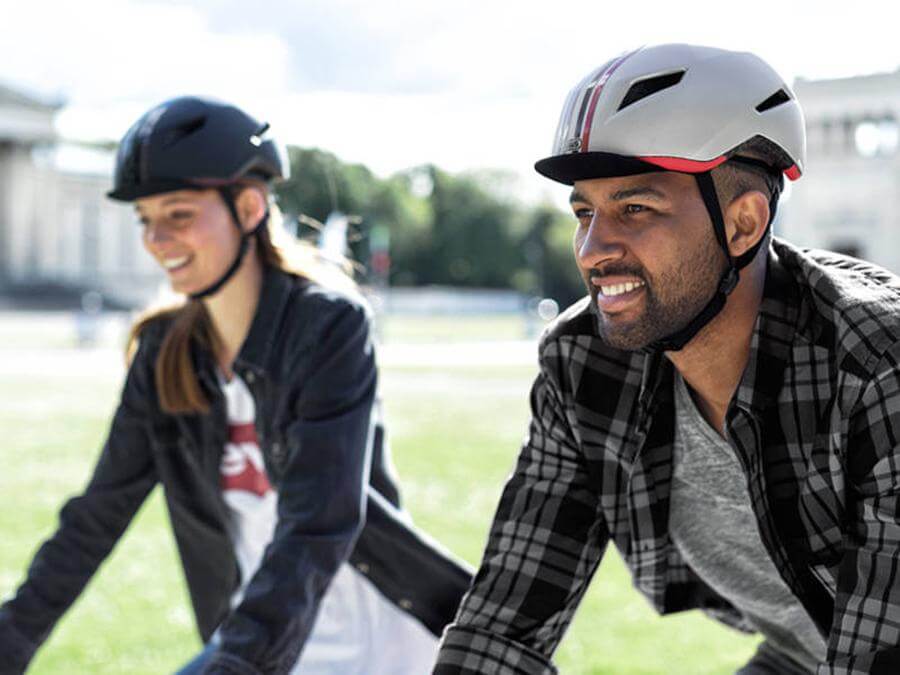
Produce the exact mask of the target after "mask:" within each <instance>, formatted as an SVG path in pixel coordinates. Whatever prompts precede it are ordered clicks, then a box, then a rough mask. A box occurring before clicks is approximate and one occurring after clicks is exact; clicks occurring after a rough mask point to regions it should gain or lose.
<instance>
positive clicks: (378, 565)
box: [0, 270, 470, 674]
mask: <svg viewBox="0 0 900 675" xmlns="http://www.w3.org/2000/svg"><path fill="white" fill-rule="evenodd" d="M370 323H371V320H370V317H369V314H368V311H367V309H366V307H365V305H364V304H363V303H362V302H361V301H360V300H358V299H356V298H354V297H351V296H350V295H347V294H342V293H339V292H337V291H333V290H326V289H324V288H322V287H321V286H318V285H316V284H314V283H311V282H309V281H307V280H304V279H301V278H298V277H293V276H290V275H287V274H285V273H282V272H278V271H275V270H268V271H267V272H266V275H265V279H264V283H263V289H262V294H261V297H260V302H259V307H258V309H257V312H256V316H255V317H254V319H253V323H252V325H251V328H250V331H249V334H248V336H247V339H246V341H245V343H244V345H243V347H242V349H241V352H240V354H239V356H238V357H237V359H236V361H235V363H234V368H235V371H236V372H237V373H238V374H239V375H240V376H241V377H242V378H243V379H244V381H245V382H246V383H247V385H248V388H249V389H250V391H251V393H252V395H253V398H254V401H255V404H256V429H257V435H258V438H259V442H260V447H261V449H262V451H263V455H264V459H265V464H266V469H267V472H268V475H269V478H270V480H271V482H272V485H273V486H274V487H275V489H276V490H277V491H278V524H277V527H276V530H275V534H274V538H273V541H272V543H271V545H270V546H269V547H268V548H267V550H266V555H265V559H264V561H263V563H262V565H261V566H260V568H259V570H258V571H257V573H256V574H255V576H254V577H253V579H252V580H251V581H250V583H249V585H248V587H247V589H246V593H245V595H244V599H243V601H242V603H241V604H240V605H239V606H238V607H237V608H236V609H235V610H234V611H229V609H230V608H229V603H230V599H231V596H232V593H233V592H234V590H235V588H236V587H237V586H238V583H239V571H238V566H237V562H236V559H235V556H234V550H233V546H232V542H231V541H230V539H229V537H228V535H227V533H226V528H225V524H226V520H227V518H228V512H227V508H226V505H225V502H224V500H223V498H222V493H221V489H220V486H219V465H220V461H221V454H222V451H223V448H224V445H225V442H226V435H227V419H226V408H225V400H224V397H223V395H222V392H221V390H220V389H219V386H218V384H217V380H216V375H215V365H214V361H213V359H212V355H211V354H209V353H208V352H207V351H206V350H204V349H202V348H200V347H199V346H196V345H195V347H194V349H193V358H194V363H195V367H196V368H197V372H198V376H199V379H200V382H201V385H202V386H203V388H204V391H205V393H206V394H207V395H208V396H209V398H210V401H211V412H210V414H207V415H170V414H165V413H163V412H162V411H161V410H160V408H159V405H158V398H157V392H156V386H155V381H154V372H153V369H154V363H155V360H156V355H157V353H158V351H159V347H160V344H161V342H162V339H163V337H164V335H165V331H166V328H167V324H166V322H165V321H164V320H159V321H156V322H154V323H151V324H150V325H149V326H148V327H147V328H146V329H145V330H144V331H143V333H142V335H141V336H140V343H139V348H138V351H137V354H136V356H135V358H134V360H133V362H132V364H131V367H130V369H129V371H128V376H127V378H126V382H125V386H124V389H123V392H122V398H121V402H120V404H119V406H118V409H117V410H116V413H115V416H114V418H113V422H112V428H111V430H110V433H109V437H108V439H107V441H106V444H105V446H104V448H103V451H102V454H101V456H100V459H99V461H98V463H97V466H96V469H95V471H94V475H93V477H92V478H91V480H90V482H89V483H88V486H87V488H86V489H85V491H84V493H83V494H81V495H80V496H77V497H75V498H73V499H71V500H69V502H68V503H67V504H66V505H65V506H64V507H63V509H62V512H61V514H60V523H59V528H58V529H57V531H56V533H55V534H54V535H53V536H52V537H51V538H50V539H49V540H48V541H47V542H46V543H44V544H43V546H42V547H41V548H40V550H39V551H38V552H37V554H36V555H35V557H34V560H33V562H32V564H31V567H30V568H29V570H28V576H27V579H26V581H25V582H24V583H23V584H22V586H21V587H20V588H19V589H18V592H17V593H16V595H15V596H14V597H13V598H12V599H11V600H9V601H8V602H7V603H6V604H5V605H3V607H2V608H0V673H4V674H5V673H18V672H22V671H23V670H24V668H25V666H26V665H27V663H28V661H29V660H30V659H31V656H32V655H33V653H34V650H35V649H36V648H37V646H38V645H40V644H41V643H42V642H43V641H44V640H45V639H46V637H47V635H48V634H49V632H50V631H51V629H52V628H53V626H54V624H55V623H56V621H57V620H58V619H59V617H60V616H61V615H62V613H63V612H64V611H65V610H66V609H67V608H68V607H69V605H70V604H71V603H72V602H73V601H74V600H75V598H76V597H77V596H78V594H79V593H80V592H81V590H82V588H84V586H85V584H86V583H87V582H88V580H89V579H90V578H91V575H93V573H94V571H95V570H96V569H97V567H98V566H99V565H100V563H101V562H102V561H103V559H104V558H105V557H106V556H107V555H108V554H109V552H110V551H111V550H112V548H113V546H114V544H115V543H116V541H117V540H118V538H119V537H120V536H121V535H122V533H123V532H124V531H125V529H126V527H127V526H128V524H129V522H130V521H131V518H132V517H133V515H134V513H135V512H136V511H137V509H138V507H139V506H140V505H141V504H142V503H143V501H144V499H145V498H146V497H147V495H148V494H149V493H150V491H151V490H152V489H153V487H154V486H155V485H156V484H157V483H161V484H162V486H163V489H164V491H165V498H166V504H167V506H168V510H169V514H170V517H171V521H172V526H173V529H174V532H175V539H176V541H177V544H178V549H179V552H180V555H181V560H182V563H183V566H184V571H185V576H186V578H187V584H188V588H189V591H190V596H191V601H192V603H193V608H194V613H195V615H196V619H197V624H198V627H199V630H200V634H201V636H202V638H203V640H204V641H207V640H208V639H209V638H210V636H211V635H212V633H213V631H214V630H216V628H217V627H219V626H220V624H221V629H220V637H221V647H220V649H219V651H218V652H217V654H216V656H215V657H214V658H213V660H212V661H211V663H210V666H209V667H208V669H207V671H206V672H217V673H220V672H227V673H285V672H288V671H289V670H290V668H291V666H292V664H293V663H294V661H295V660H296V658H297V655H298V654H299V652H300V650H301V649H302V647H303V644H304V642H305V640H306V638H307V636H308V635H309V633H310V630H311V628H312V625H313V622H314V619H315V616H316V612H317V608H318V604H319V600H320V598H321V597H322V595H323V593H324V592H325V590H326V588H327V586H328V584H329V582H330V581H331V579H332V576H333V575H334V573H335V572H336V571H337V569H338V567H339V566H340V565H341V564H342V563H343V562H345V561H346V560H347V559H348V557H349V559H350V561H351V562H352V563H353V564H355V565H356V567H357V569H359V570H360V571H362V572H363V573H365V574H367V575H368V576H369V578H370V579H371V580H372V581H373V582H374V584H375V585H376V586H377V587H378V589H379V590H380V591H381V592H382V593H383V594H384V595H385V596H386V597H387V598H389V599H390V600H392V601H393V602H394V603H396V604H397V605H398V606H400V607H401V608H403V609H404V610H405V611H408V612H410V613H411V614H413V615H414V616H415V617H416V618H418V619H419V620H420V621H421V622H422V623H423V624H424V625H425V626H427V627H428V628H429V629H430V630H431V631H432V632H433V633H434V634H435V635H439V634H440V631H441V630H442V628H443V626H444V625H445V624H447V623H449V622H450V620H451V619H452V617H453V613H454V611H455V609H456V606H457V604H458V602H459V599H460V598H461V596H462V594H463V592H464V591H465V589H466V588H467V586H468V583H469V580H470V575H469V573H468V572H467V571H466V570H465V569H464V568H463V567H461V566H460V565H459V564H458V563H456V562H455V561H454V560H452V559H451V558H450V557H449V556H448V555H446V554H445V553H443V552H442V551H440V550H439V549H438V548H437V547H436V546H434V545H433V544H431V543H427V542H426V541H425V540H423V539H422V538H421V537H420V536H419V535H418V534H417V533H416V532H415V531H414V530H413V529H411V528H410V526H409V525H408V524H407V523H408V521H406V520H404V519H403V518H402V517H400V516H401V514H400V512H399V510H398V507H399V494H398V491H397V487H396V485H395V483H394V481H393V479H392V476H391V472H390V467H389V464H388V461H387V457H386V450H385V446H384V432H383V428H382V426H381V424H380V422H379V419H378V406H377V404H376V380H377V377H376V367H375V357H374V350H373V344H372V338H371V334H370ZM366 486H368V488H367V487H366Z"/></svg>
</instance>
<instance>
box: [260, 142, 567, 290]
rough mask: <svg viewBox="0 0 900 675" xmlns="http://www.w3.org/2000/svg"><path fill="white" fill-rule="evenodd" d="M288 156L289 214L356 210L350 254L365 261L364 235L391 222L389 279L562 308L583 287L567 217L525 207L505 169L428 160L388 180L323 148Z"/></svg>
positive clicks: (284, 194)
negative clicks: (490, 292) (502, 293)
mask: <svg viewBox="0 0 900 675" xmlns="http://www.w3.org/2000/svg"><path fill="white" fill-rule="evenodd" d="M288 156H289V159H290V163H291V178H290V179H289V180H287V181H285V182H283V183H282V184H280V185H279V186H278V187H277V188H276V196H277V199H278V203H279V206H280V207H281V210H282V211H283V212H284V213H285V215H286V217H287V218H289V219H291V218H295V217H296V216H297V215H299V214H305V215H307V216H311V217H312V218H315V219H316V220H318V221H320V222H324V221H325V219H326V218H327V217H328V214H329V213H331V212H332V211H334V210H337V211H341V212H343V213H346V214H348V215H351V216H358V217H359V218H360V221H359V222H358V223H357V224H356V225H354V227H355V228H356V231H357V236H356V237H355V238H354V240H352V241H351V254H352V256H353V258H354V259H355V260H357V261H360V262H362V263H366V262H367V261H368V260H369V255H370V250H369V238H368V233H369V232H370V231H371V229H372V228H373V227H378V226H383V227H386V228H387V229H388V232H389V240H390V251H389V255H390V263H391V265H390V281H391V283H392V284H395V285H404V286H416V285H425V284H443V285H454V286H469V287H489V288H515V289H516V290H519V291H521V292H523V293H527V294H529V295H541V296H548V297H552V298H554V299H556V300H557V301H558V302H559V303H560V304H561V305H563V306H564V305H566V304H568V303H569V302H571V301H572V300H574V299H575V298H577V297H579V296H580V295H582V294H583V293H584V287H583V284H582V283H581V281H580V279H579V276H578V273H577V271H576V269H575V265H574V261H573V260H572V249H571V217H570V216H566V215H565V214H564V213H562V212H561V211H559V210H558V209H556V208H554V207H552V206H549V205H542V206H538V207H527V206H525V205H523V204H522V203H521V202H520V200H518V199H516V197H515V196H514V193H513V191H512V190H510V189H509V184H510V180H509V176H508V175H506V174H504V172H497V171H487V172H485V171H482V172H478V173H470V174H450V173H448V172H445V171H442V170H441V169H439V168H437V167H435V166H432V165H426V166H420V167H416V168H413V169H410V170H408V171H404V172H401V173H397V174H395V175H393V176H391V177H389V178H386V179H382V178H379V177H377V176H376V175H375V174H373V173H372V172H371V171H370V170H369V169H368V168H367V167H365V166H363V165H361V164H346V163H344V162H341V161H340V160H339V159H338V158H337V157H336V156H335V155H333V154H331V153H329V152H326V151H324V150H320V149H317V148H298V147H290V148H289V149H288ZM292 222H293V221H292ZM294 229H295V231H296V232H297V234H298V235H300V236H312V235H313V232H312V231H311V230H309V229H308V228H305V227H298V226H296V225H295V226H294Z"/></svg>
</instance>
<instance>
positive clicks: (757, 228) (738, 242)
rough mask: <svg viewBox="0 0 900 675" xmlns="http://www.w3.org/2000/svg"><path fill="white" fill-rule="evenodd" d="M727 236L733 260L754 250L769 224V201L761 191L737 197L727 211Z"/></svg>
mask: <svg viewBox="0 0 900 675" xmlns="http://www.w3.org/2000/svg"><path fill="white" fill-rule="evenodd" d="M724 216H725V234H726V236H727V239H728V250H729V252H730V253H731V257H732V258H737V257H739V256H741V255H742V254H743V253H745V252H747V251H749V250H750V249H751V248H753V247H754V246H755V245H756V243H757V242H758V241H759V240H760V239H761V238H762V237H763V235H764V234H765V233H766V226H767V225H768V224H769V199H768V197H766V195H765V194H763V193H762V192H760V191H759V190H749V191H747V192H745V193H744V194H742V195H741V196H740V197H736V198H735V199H733V200H732V201H731V203H730V204H729V205H728V208H726V209H725V213H724Z"/></svg>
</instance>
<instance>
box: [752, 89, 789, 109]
mask: <svg viewBox="0 0 900 675" xmlns="http://www.w3.org/2000/svg"><path fill="white" fill-rule="evenodd" d="M790 100H791V97H790V96H788V93H787V92H786V91H785V90H784V89H779V90H778V91H776V92H775V93H774V94H772V95H771V96H770V97H769V98H767V99H766V100H765V101H763V102H762V103H760V104H759V105H758V106H756V112H766V110H771V109H772V108H777V107H778V106H780V105H781V104H782V103H787V102H788V101H790Z"/></svg>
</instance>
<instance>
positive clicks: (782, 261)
mask: <svg viewBox="0 0 900 675" xmlns="http://www.w3.org/2000/svg"><path fill="white" fill-rule="evenodd" d="M540 365H541V369H540V374H539V375H538V376H537V379H536V380H535V383H534V386H533V388H532V392H531V407H532V421H531V424H530V429H529V433H528V436H527V437H526V440H525V443H524V445H523V448H522V450H521V453H520V455H519V459H518V462H517V464H516V466H515V469H514V471H513V473H512V475H511V477H510V478H509V480H508V482H507V484H506V486H505V489H504V492H503V495H502V497H501V499H500V504H499V507H498V510H497V513H496V516H495V518H494V523H493V525H492V526H491V530H490V535H489V539H488V543H487V547H486V550H485V554H484V559H483V561H482V564H481V569H480V570H479V572H478V574H477V576H476V578H475V580H474V582H473V585H472V588H471V589H470V591H469V593H468V595H467V596H466V597H465V599H464V600H463V602H462V605H461V606H460V609H459V612H458V614H457V617H456V620H455V622H454V623H453V624H451V625H450V627H449V628H448V629H447V631H446V632H445V634H444V639H443V642H442V646H441V651H440V654H439V657H438V663H437V666H436V668H435V670H434V673H435V675H450V674H474V673H478V674H479V675H485V674H496V675H525V674H537V673H541V674H550V673H555V672H556V669H555V668H554V666H553V665H552V663H551V660H550V659H551V656H552V654H553V651H554V650H555V648H556V646H557V644H558V643H559V641H560V639H561V638H562V635H563V633H564V632H565V630H566V628H567V626H568V625H569V622H570V620H571V619H572V615H573V614H574V612H575V609H576V607H577V605H578V603H579V601H580V599H581V597H582V595H583V594H584V592H585V590H586V589H587V586H588V583H589V581H590V579H591V576H592V575H593V573H594V571H595V570H596V569H597V565H598V564H599V562H600V559H601V557H602V555H603V552H604V549H605V548H606V545H607V543H608V542H609V541H612V542H613V544H614V545H615V546H616V548H617V549H618V550H619V552H620V553H621V555H622V558H623V559H624V561H625V563H626V564H627V566H628V567H629V569H630V571H631V573H632V575H633V578H634V583H635V586H636V588H637V589H638V590H639V591H640V592H641V593H643V594H644V595H645V596H646V597H647V598H648V599H649V600H650V602H651V603H652V605H653V606H654V607H655V608H656V609H657V610H658V611H659V612H660V613H662V614H667V613H671V612H677V611H681V610H686V609H691V608H699V609H702V610H704V611H706V612H707V613H709V614H711V615H713V616H714V617H715V618H717V619H720V620H722V621H725V622H726V623H728V624H730V625H732V626H736V627H738V628H749V626H748V625H747V624H746V623H745V622H744V621H743V618H742V617H741V615H740V614H739V613H738V612H737V610H735V608H734V607H732V606H731V605H730V604H729V603H728V602H727V601H725V600H724V599H723V598H722V597H720V596H718V595H717V594H716V593H715V592H714V591H712V590H711V589H710V588H709V587H708V586H706V585H705V584H704V583H703V582H702V580H700V579H699V577H697V575H696V574H694V573H693V571H692V570H691V569H690V568H689V567H688V566H687V565H686V564H685V563H684V561H683V560H682V559H681V557H680V555H679V553H678V551H677V549H676V547H675V546H674V545H673V544H672V541H671V539H670V537H669V533H668V511H669V494H670V488H671V480H672V445H673V438H674V423H675V419H674V418H675V413H674V403H673V393H672V383H673V366H672V365H671V363H670V362H669V361H668V359H666V358H664V356H662V355H660V354H644V353H638V352H623V351H618V350H613V349H611V348H609V347H607V346H606V345H604V343H603V342H602V341H601V340H600V338H599V337H598V333H597V330H596V318H595V316H594V315H593V313H592V311H591V309H590V305H589V303H588V299H587V298H586V299H584V300H582V301H581V302H579V303H577V304H576V305H574V306H573V307H571V308H570V309H569V310H567V311H566V312H565V313H564V314H563V315H562V316H561V317H560V318H559V319H558V320H557V321H556V322H555V324H554V325H553V326H551V328H550V329H548V331H547V332H546V333H545V334H544V336H543V337H542V340H541V344H540ZM726 429H727V437H728V440H729V442H730V444H731V446H732V447H733V448H734V451H735V453H736V455H737V457H738V459H739V460H740V463H741V465H742V467H743V469H744V471H745V473H746V476H747V485H748V490H749V493H750V498H751V502H752V504H753V509H754V512H755V514H756V517H757V521H758V524H759V530H760V534H761V536H762V540H763V543H764V544H765V547H766V549H767V551H768V552H769V554H770V555H771V557H772V560H773V561H774V562H775V564H776V567H777V568H778V570H779V571H780V573H781V576H782V577H783V579H784V581H785V582H786V583H787V585H788V587H789V588H790V589H791V590H792V592H793V593H794V594H795V595H796V596H797V598H798V599H799V601H800V602H801V603H802V605H803V606H804V607H805V608H806V610H807V612H808V613H809V615H810V616H811V617H812V619H813V621H814V622H815V623H816V625H817V626H818V627H819V629H820V631H821V632H822V634H823V636H825V638H826V640H827V643H828V654H827V662H826V663H823V664H821V665H820V666H819V668H818V673H819V675H825V674H826V673H831V674H836V673H841V674H844V675H856V674H861V673H894V674H896V673H900V647H898V645H900V279H898V278H897V277H895V276H893V275H892V274H890V273H888V272H886V271H884V270H882V269H880V268H877V267H875V266H873V265H870V264H867V263H863V262H860V261H857V260H853V259H850V258H845V257H841V256H838V255H836V254H831V253H827V252H823V251H801V250H799V249H796V248H794V247H792V246H790V245H789V244H787V243H785V242H783V241H781V240H778V239H775V240H773V243H772V246H771V247H770V250H769V260H768V272H767V276H766V285H765V291H764V298H763V302H762V305H761V308H760V312H759V316H758V319H757V322H756V326H755V329H754V333H753V337H752V343H751V350H750V359H749V362H748V364H747V367H746V369H745V371H744V374H743V377H742V380H741V382H740V384H739V386H738V389H737V391H736V393H735V396H734V398H733V400H732V402H731V405H730V406H729V409H728V413H727V418H726ZM610 611H615V610H614V608H610Z"/></svg>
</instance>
